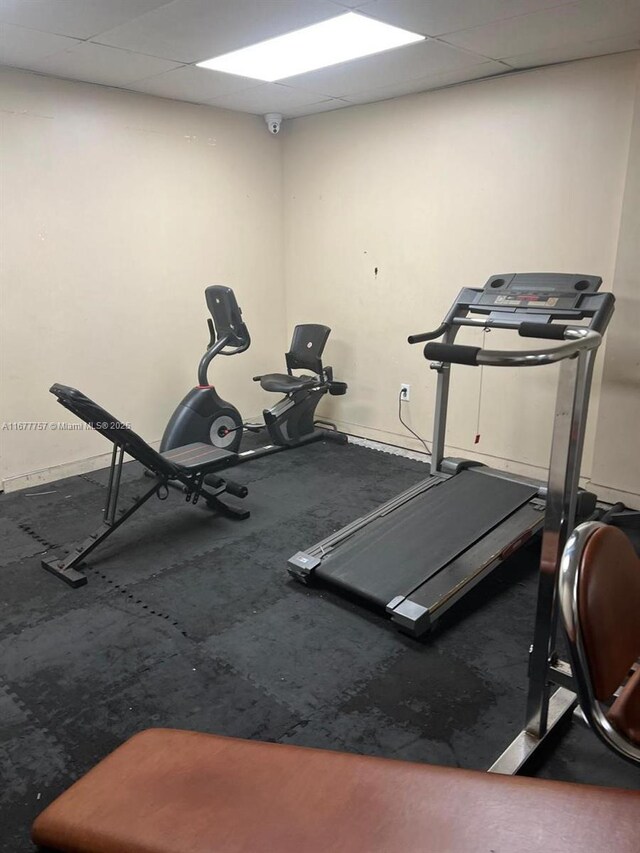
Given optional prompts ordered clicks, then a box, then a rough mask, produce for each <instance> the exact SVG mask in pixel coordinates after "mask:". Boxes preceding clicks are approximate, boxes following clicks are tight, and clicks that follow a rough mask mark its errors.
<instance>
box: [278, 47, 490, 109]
mask: <svg viewBox="0 0 640 853" xmlns="http://www.w3.org/2000/svg"><path fill="white" fill-rule="evenodd" d="M482 61H484V57H482V58H480V59H478V57H477V56H474V55H471V54H469V53H468V52H466V51H461V50H456V49H454V48H452V47H450V46H449V45H446V44H442V43H441V42H438V41H433V40H428V41H423V42H418V43H417V44H412V45H408V46H407V47H400V48H396V49H395V50H389V51H386V52H385V53H379V54H376V55H375V56H366V57H364V58H362V59H355V60H353V61H352V62H343V63H341V64H340V65H334V66H332V67H331V68H321V69H320V70H319V71H309V72H307V73H306V74H299V75H297V76H296V77H289V78H288V80H286V81H284V82H286V83H287V84H289V85H295V86H304V88H305V89H308V90H310V91H314V92H319V93H321V94H323V95H331V96H333V97H338V98H339V97H343V96H345V95H349V94H354V93H358V92H362V91H364V90H365V89H366V90H371V89H376V88H379V87H381V86H388V85H392V84H396V83H401V82H403V81H405V80H411V79H415V78H417V77H425V76H427V75H429V74H441V73H444V72H446V71H454V70H457V69H459V68H469V67H471V66H472V65H477V64H478V62H482Z"/></svg>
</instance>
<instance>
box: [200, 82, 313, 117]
mask: <svg viewBox="0 0 640 853" xmlns="http://www.w3.org/2000/svg"><path fill="white" fill-rule="evenodd" d="M323 100H325V99H324V98H321V97H320V96H319V95H318V94H317V93H315V92H307V91H304V90H303V89H292V88H291V87H290V86H282V85H281V84H280V83H262V84H260V85H259V86H254V87H253V88H252V89H246V90H245V91H244V92H238V93H237V94H235V95H223V96H222V97H221V98H213V99H212V100H210V101H209V102H208V103H210V104H212V105H213V106H216V107H224V108H225V109H228V110H240V111H241V112H245V113H256V114H257V115H264V113H282V114H283V115H285V116H286V115H288V110H289V109H295V108H296V107H302V106H305V105H308V104H317V103H319V102H320V101H323Z"/></svg>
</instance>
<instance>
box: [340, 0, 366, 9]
mask: <svg viewBox="0 0 640 853" xmlns="http://www.w3.org/2000/svg"><path fill="white" fill-rule="evenodd" d="M330 2H331V3H333V4H334V5H335V6H342V8H343V9H356V8H357V7H358V6H365V5H366V4H367V3H368V2H371V0H330Z"/></svg>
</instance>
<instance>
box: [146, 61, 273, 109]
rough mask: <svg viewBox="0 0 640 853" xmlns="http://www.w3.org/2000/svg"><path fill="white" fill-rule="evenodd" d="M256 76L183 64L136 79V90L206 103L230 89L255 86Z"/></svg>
mask: <svg viewBox="0 0 640 853" xmlns="http://www.w3.org/2000/svg"><path fill="white" fill-rule="evenodd" d="M257 85H259V84H258V82H257V81H256V80H250V79H249V78H248V77H236V76H235V74H223V73H222V72H220V71H210V70H209V69H207V68H196V67H195V66H194V65H183V66H182V67H180V68H176V69H175V70H174V71H167V73H166V74H158V75H157V76H156V77H149V78H148V79H147V80H143V81H141V82H140V83H137V84H136V86H135V89H136V91H138V92H146V93H147V94H149V95H158V96H159V97H161V98H177V99H178V100H181V101H193V102H194V103H203V102H204V101H210V100H211V98H217V97H219V96H220V95H227V94H230V93H231V92H241V91H242V90H244V89H250V88H255V87H256V86H257Z"/></svg>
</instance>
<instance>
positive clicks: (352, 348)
mask: <svg viewBox="0 0 640 853" xmlns="http://www.w3.org/2000/svg"><path fill="white" fill-rule="evenodd" d="M638 57H639V54H638V53H629V54H624V55H618V56H614V57H605V58H602V59H597V60H587V61H583V62H576V63H570V64H567V65H564V66H556V67H551V68H545V69H541V70H538V71H533V72H528V73H523V74H519V75H514V76H510V77H504V78H500V79H492V80H488V81H482V82H479V83H472V84H468V85H464V86H459V87H454V88H451V89H447V90H442V91H440V92H432V93H426V94H423V95H415V96H408V97H405V98H398V99H395V100H392V101H387V102H384V103H381V104H372V105H368V106H358V107H351V108H347V109H344V110H339V111H336V112H334V113H326V114H322V115H319V116H311V117H308V118H302V119H297V120H295V121H291V122H287V124H286V126H285V130H284V132H283V134H282V136H280V137H278V138H276V139H274V138H273V137H270V136H269V135H268V134H267V133H266V131H265V128H264V124H263V122H262V119H260V118H256V117H252V116H247V115H243V114H237V113H231V112H225V111H219V110H215V109H211V108H205V107H196V106H192V105H189V104H184V103H179V102H172V101H166V100H162V99H157V98H151V97H146V96H142V95H136V94H132V93H125V92H121V91H116V90H110V89H106V88H104V87H97V86H91V85H85V84H78V83H70V82H64V81H60V80H55V79H49V78H44V77H39V76H37V75H32V74H27V73H23V72H15V71H10V70H5V71H3V72H2V73H1V74H0V110H1V112H0V123H1V126H2V185H1V192H2V197H1V202H2V209H1V219H2V231H1V232H0V233H1V239H2V266H1V269H0V272H1V274H2V313H1V316H0V323H1V324H2V326H1V327H0V332H1V339H0V344H1V350H0V357H1V359H2V365H1V368H2V369H1V371H0V383H1V384H0V405H1V411H0V421H50V420H54V421H56V420H59V419H62V420H69V421H73V418H72V417H71V416H66V415H65V412H64V410H63V409H61V408H60V407H59V406H57V405H56V403H55V401H54V399H53V398H52V397H50V395H48V394H47V389H48V387H49V385H50V384H51V382H53V381H62V382H66V383H69V384H74V385H77V386H78V387H80V388H81V389H83V390H85V391H86V392H88V393H89V394H90V395H92V396H94V397H95V398H96V399H98V400H99V401H100V402H101V403H103V404H104V405H105V406H106V407H107V408H108V409H111V410H112V411H113V412H114V413H115V414H117V415H118V416H120V417H122V418H123V419H128V420H130V421H131V422H132V423H133V425H134V427H135V428H136V429H137V430H139V431H140V432H141V433H142V434H143V435H144V436H145V437H146V438H148V439H149V440H157V439H159V437H160V435H161V433H162V428H163V425H164V423H165V421H166V419H167V417H168V415H169V413H170V411H171V409H172V408H173V406H174V405H175V403H176V402H177V401H178V400H179V399H180V397H181V396H182V395H183V394H184V393H185V392H186V390H188V388H189V387H191V385H192V384H193V382H194V371H195V365H196V363H197V360H198V357H199V355H200V353H201V350H202V347H203V344H204V342H205V340H206V328H205V324H204V319H205V306H204V300H203V287H204V286H205V285H206V284H208V283H213V282H224V283H228V284H231V285H232V286H233V287H234V288H235V289H236V291H237V293H238V295H239V296H240V297H241V304H242V306H243V308H244V310H245V316H246V319H247V322H248V324H249V326H250V328H251V330H252V335H253V345H252V348H251V350H250V351H249V352H248V353H246V354H245V355H243V356H240V357H238V358H237V359H224V360H219V361H220V364H219V365H218V366H217V368H216V370H215V380H216V384H218V386H219V390H220V392H221V393H222V394H223V396H224V395H225V393H226V395H227V396H228V397H229V398H230V399H232V400H233V401H234V402H236V403H237V404H238V405H239V407H240V408H241V410H242V411H243V413H244V414H245V415H247V416H253V415H256V414H257V413H258V412H259V411H260V409H261V408H262V406H263V405H264V404H266V403H267V402H272V400H270V398H269V395H265V394H263V393H262V392H260V391H259V389H258V388H257V387H256V386H255V385H254V384H253V383H252V382H251V381H250V377H251V376H252V375H253V374H255V373H258V372H263V371H264V370H265V369H269V370H272V369H275V368H276V367H277V366H278V365H279V364H280V363H281V360H282V352H283V350H284V347H285V344H286V342H287V339H288V335H289V333H290V329H291V326H292V325H293V324H294V323H296V322H310V321H315V322H325V323H328V324H329V325H331V326H332V327H333V334H332V338H331V339H330V341H329V345H328V348H327V356H328V362H329V363H333V365H334V367H335V368H336V375H337V377H338V378H344V379H346V380H347V381H348V382H349V384H350V389H349V394H348V395H347V397H344V398H333V399H330V400H329V401H328V402H327V405H326V406H325V414H327V415H330V416H331V417H333V418H334V419H336V420H338V422H339V423H340V424H341V425H342V426H343V427H344V428H346V429H347V430H348V431H350V432H353V433H355V434H359V435H365V436H368V437H371V438H377V439H381V440H383V441H390V442H392V443H396V444H402V445H404V446H407V447H411V448H415V449H419V448H420V446H419V445H418V444H417V442H415V441H414V440H413V439H412V438H411V437H410V436H409V435H408V434H407V433H406V432H405V431H404V430H403V428H402V427H401V426H400V425H399V423H398V420H397V399H398V390H399V385H400V383H401V382H409V383H410V384H411V386H412V390H411V402H410V403H409V404H408V405H405V406H404V413H405V418H406V419H407V420H408V421H409V423H410V424H411V425H412V426H413V427H414V429H417V430H418V431H419V432H420V433H421V434H423V435H424V436H425V437H427V438H428V437H429V435H430V430H431V422H432V414H433V393H434V389H435V375H434V374H433V373H431V372H430V371H429V370H428V369H427V365H426V362H425V361H424V359H423V358H422V356H421V352H420V349H419V348H417V347H416V348H411V347H409V346H408V345H407V344H406V343H405V338H406V335H407V334H408V333H410V332H414V331H421V330H424V329H427V328H430V327H434V326H435V325H437V324H438V322H439V320H440V319H441V317H442V315H443V314H444V312H445V310H446V309H447V307H448V306H449V304H450V302H451V300H452V298H453V296H454V295H455V293H456V292H457V291H458V289H459V288H460V287H461V286H464V285H471V286H480V285H482V283H483V282H484V281H485V280H486V278H487V277H488V276H489V275H491V274H492V273H495V272H510V271H519V270H559V271H572V272H573V271H575V272H586V273H596V274H600V275H602V276H603V278H604V279H605V287H609V288H611V287H612V288H613V289H614V291H615V292H616V295H617V297H618V300H619V302H618V313H617V315H616V318H615V321H614V323H613V325H612V327H611V330H610V334H609V338H608V347H607V348H606V350H605V351H603V353H602V355H601V357H600V361H599V366H598V371H597V375H596V380H595V384H594V396H593V401H592V417H591V419H590V428H589V433H588V437H587V443H586V450H585V459H584V465H583V474H584V475H585V477H586V478H589V477H591V476H592V474H593V479H594V481H595V482H597V483H598V486H599V488H600V489H601V493H606V494H607V495H608V496H610V497H614V496H616V495H619V496H621V497H623V498H626V499H627V500H628V501H630V502H633V501H634V498H633V497H631V499H630V498H629V494H627V493H630V494H631V495H632V496H633V495H636V496H638V494H640V483H639V482H638V481H639V474H638V464H639V462H638V459H639V458H640V453H639V452H638V435H639V433H640V431H639V430H638V428H637V423H638V419H639V418H640V411H639V406H640V399H639V397H640V395H639V394H638V363H639V361H640V354H638V350H637V348H638V346H639V341H640V338H639V336H638V335H637V329H638V326H639V325H640V318H638V309H639V303H640V296H639V293H640V288H639V286H638V280H637V274H638V273H637V271H638V268H639V263H638V260H639V259H638V242H639V241H638V239H637V234H638V231H639V227H640V225H639V222H638V216H639V215H640V200H639V193H640V190H639V187H638V180H639V178H640V154H639V152H640V130H639V123H640V101H639V96H638V88H637V85H638V84H637V76H638V68H639V61H638ZM634 107H635V119H634ZM634 121H635V124H634ZM632 128H633V137H632ZM283 247H284V251H283ZM376 268H377V270H378V272H377V274H376V273H375V269H376ZM634 312H635V313H634ZM481 337H482V336H481V333H479V332H473V331H470V330H465V331H464V333H463V334H461V335H460V338H459V340H460V341H461V342H468V343H475V344H481V343H482V340H481ZM490 339H491V344H492V345H496V346H498V345H500V344H501V343H507V342H508V343H513V340H512V339H511V337H510V336H507V334H506V333H503V332H495V331H494V332H492V333H491V337H490ZM634 347H635V349H634ZM603 367H604V383H602V370H603ZM555 376H556V373H555V368H553V367H549V368H545V369H540V370H536V371H531V372H526V373H525V374H524V375H523V372H522V371H519V372H516V371H506V370H505V371H499V370H493V371H492V370H486V371H485V372H484V376H483V379H482V398H481V407H480V427H479V432H480V434H481V441H480V444H479V445H474V436H475V434H476V419H477V412H478V397H479V387H480V372H479V371H478V370H472V369H469V368H464V367H457V368H454V376H453V379H454V381H453V393H452V400H451V417H450V427H449V435H448V438H449V446H448V452H449V453H452V454H459V455H463V454H473V455H474V456H476V457H478V458H480V459H481V460H483V461H487V462H489V463H496V464H498V465H500V466H504V467H506V468H512V469H513V470H516V471H522V472H524V473H532V474H539V475H541V474H543V472H544V469H545V468H546V465H547V460H548V452H549V438H550V432H551V412H552V409H553V404H554V395H555ZM601 386H602V388H601ZM601 392H602V393H601ZM600 399H602V405H601V406H600V405H599V402H600ZM596 424H597V432H596ZM634 442H635V444H634ZM0 445H1V454H0V465H1V468H0V478H2V479H4V485H5V488H12V487H16V486H18V485H24V484H25V482H26V480H25V476H24V475H28V474H31V473H32V472H38V471H41V472H42V473H40V474H36V475H35V477H30V478H29V479H28V481H29V482H34V481H37V480H38V479H42V480H45V479H50V478H55V477H56V476H61V475H62V474H64V473H69V472H71V471H73V470H77V469H78V466H79V467H80V468H85V469H87V468H89V467H92V466H95V465H97V464H99V463H100V462H101V461H102V459H101V458H97V457H98V456H99V455H100V454H103V453H104V452H105V450H108V447H105V443H104V441H102V440H101V439H100V437H99V436H96V435H94V434H92V433H91V432H82V433H77V432H72V433H62V432H58V433H55V434H54V433H52V432H47V433H44V434H43V433H14V432H7V431H4V432H0ZM634 447H635V456H634V449H633V448H634ZM75 463H77V465H76V464H75ZM635 500H636V501H637V500H638V499H637V497H636V499H635Z"/></svg>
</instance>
